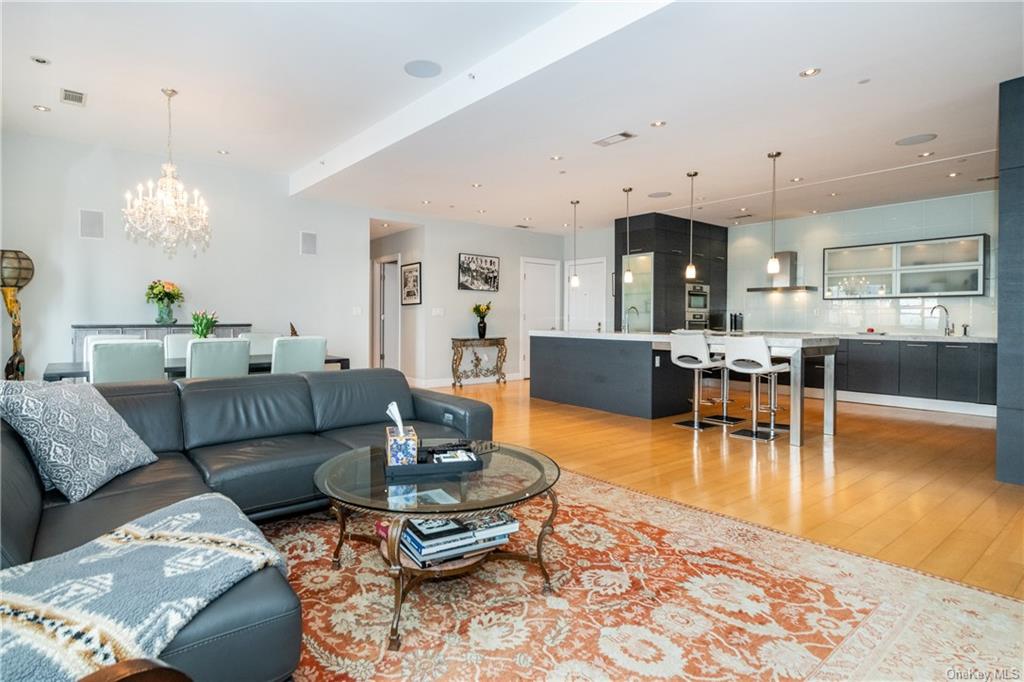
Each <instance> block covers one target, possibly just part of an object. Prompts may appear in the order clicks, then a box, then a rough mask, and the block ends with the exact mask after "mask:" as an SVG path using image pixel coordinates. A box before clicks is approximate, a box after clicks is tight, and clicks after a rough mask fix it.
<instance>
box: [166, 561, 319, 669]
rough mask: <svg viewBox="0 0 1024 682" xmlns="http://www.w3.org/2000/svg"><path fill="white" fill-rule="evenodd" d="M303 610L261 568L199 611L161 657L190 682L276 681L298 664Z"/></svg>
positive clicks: (270, 571) (273, 574) (272, 573)
mask: <svg viewBox="0 0 1024 682" xmlns="http://www.w3.org/2000/svg"><path fill="white" fill-rule="evenodd" d="M301 647H302V610H301V606H300V604H299V600H298V598H297V597H296V596H295V593H294V592H292V589H291V587H289V586H288V581H286V580H285V579H284V576H282V575H281V572H280V571H279V570H277V569H276V568H274V567H268V568H264V569H263V570H261V571H257V572H256V573H253V574H252V575H250V576H249V577H247V578H246V579H245V580H242V581H241V582H239V583H238V584H236V585H235V586H234V587H232V588H231V589H230V590H228V591H227V592H225V593H224V594H222V595H221V596H220V597H218V598H217V599H215V600H213V601H212V602H210V604H209V605H208V606H207V607H206V608H205V609H203V610H202V611H200V612H199V613H198V614H197V615H196V617H195V618H193V619H192V621H191V622H189V624H188V625H186V626H185V627H183V628H182V629H181V630H180V631H179V632H178V634H177V635H176V636H175V637H174V639H173V640H171V642H170V644H168V645H167V648H166V649H164V650H163V653H161V654H160V660H162V661H165V662H166V663H167V664H168V665H172V666H174V667H176V668H178V669H179V670H181V671H182V672H184V673H185V674H186V675H188V676H189V677H191V678H192V679H194V680H197V681H198V680H211V681H212V680H281V679H284V678H286V677H288V675H290V674H291V672H292V671H293V670H295V668H296V666H297V665H298V663H299V653H300V650H301Z"/></svg>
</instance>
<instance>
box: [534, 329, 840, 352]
mask: <svg viewBox="0 0 1024 682" xmlns="http://www.w3.org/2000/svg"><path fill="white" fill-rule="evenodd" d="M748 334H749V332H748ZM751 335H752V334H751ZM530 336H556V337H563V338H571V339H595V340H598V341H641V342H645V343H653V344H663V343H665V344H667V343H668V342H669V340H670V339H671V337H672V335H671V334H670V333H668V332H630V333H628V334H627V333H625V332H596V331H595V332H585V331H571V332H567V331H562V330H558V329H552V330H537V331H531V332H530ZM758 336H764V337H765V338H766V340H767V341H768V345H769V346H772V347H773V348H820V347H823V346H824V347H827V346H838V345H839V337H838V336H836V335H835V334H816V333H813V332H761V333H759V334H758ZM708 337H709V341H710V343H712V344H714V343H715V339H716V338H723V337H725V334H724V333H717V334H716V333H714V332H712V333H710V334H708Z"/></svg>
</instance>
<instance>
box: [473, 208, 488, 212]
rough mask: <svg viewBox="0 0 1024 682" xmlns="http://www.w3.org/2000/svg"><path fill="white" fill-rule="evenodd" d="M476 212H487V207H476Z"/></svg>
mask: <svg viewBox="0 0 1024 682" xmlns="http://www.w3.org/2000/svg"><path fill="white" fill-rule="evenodd" d="M476 212H477V213H487V209H486V208H478V209H477V211H476Z"/></svg>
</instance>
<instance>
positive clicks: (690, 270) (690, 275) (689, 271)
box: [686, 171, 697, 279]
mask: <svg viewBox="0 0 1024 682" xmlns="http://www.w3.org/2000/svg"><path fill="white" fill-rule="evenodd" d="M686 177H688V178H690V262H689V263H688V264H687V266H686V279H697V266H695V265H694V264H693V182H694V178H696V177H697V171H690V172H689V173H687V174H686Z"/></svg>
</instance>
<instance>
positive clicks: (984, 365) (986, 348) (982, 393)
mask: <svg viewBox="0 0 1024 682" xmlns="http://www.w3.org/2000/svg"><path fill="white" fill-rule="evenodd" d="M980 346H981V347H980V348H979V349H978V402H979V403H984V404H985V405H995V404H996V351H997V348H998V346H996V344H994V343H983V344H980Z"/></svg>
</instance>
